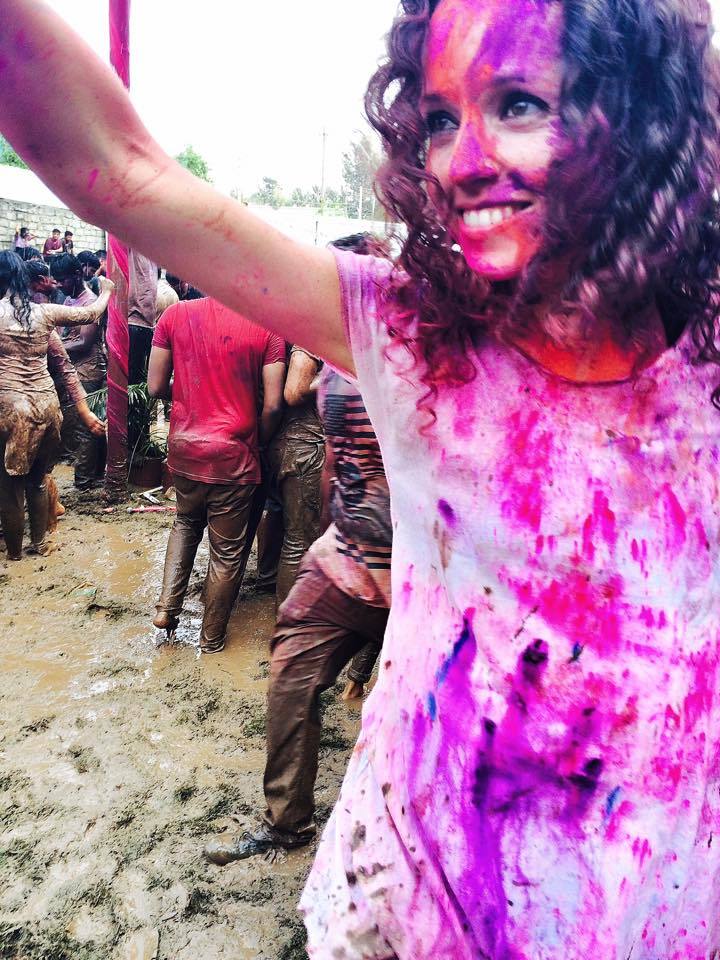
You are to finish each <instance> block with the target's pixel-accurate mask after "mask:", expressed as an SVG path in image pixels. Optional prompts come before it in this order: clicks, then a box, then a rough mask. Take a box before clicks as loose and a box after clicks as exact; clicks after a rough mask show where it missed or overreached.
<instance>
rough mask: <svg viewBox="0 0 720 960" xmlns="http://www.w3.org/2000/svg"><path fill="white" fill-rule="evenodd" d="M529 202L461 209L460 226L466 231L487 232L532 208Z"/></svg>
mask: <svg viewBox="0 0 720 960" xmlns="http://www.w3.org/2000/svg"><path fill="white" fill-rule="evenodd" d="M532 206H533V205H532V204H531V203H529V202H516V203H498V204H486V205H484V206H482V207H476V208H474V209H472V210H459V211H458V213H459V221H460V224H459V226H460V227H461V229H462V231H463V232H464V233H485V232H487V231H488V230H492V229H494V228H495V227H498V226H500V225H502V224H504V223H507V222H508V221H509V220H512V219H513V218H514V217H517V216H519V215H521V214H523V213H525V212H526V211H527V210H530V209H531V208H532Z"/></svg>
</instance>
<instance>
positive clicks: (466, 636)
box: [427, 609, 475, 720]
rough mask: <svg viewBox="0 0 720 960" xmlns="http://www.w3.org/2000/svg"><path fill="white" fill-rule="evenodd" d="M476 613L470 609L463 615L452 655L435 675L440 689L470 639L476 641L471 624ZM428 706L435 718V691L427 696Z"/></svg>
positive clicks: (433, 718) (432, 718)
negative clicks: (461, 625) (460, 629)
mask: <svg viewBox="0 0 720 960" xmlns="http://www.w3.org/2000/svg"><path fill="white" fill-rule="evenodd" d="M474 613H475V611H474V609H473V610H468V612H467V613H466V614H465V616H464V617H463V628H462V631H461V633H460V636H459V637H458V638H457V640H456V641H455V644H454V646H453V648H452V651H451V653H450V656H449V657H447V658H446V659H445V662H444V663H443V665H442V666H441V667H440V669H439V670H438V672H437V673H436V675H435V688H436V690H437V689H439V688H440V687H441V686H442V685H443V684H444V683H445V681H446V680H447V678H448V675H449V673H450V671H451V670H452V668H453V667H454V666H455V664H456V663H457V661H458V658H459V657H460V654H461V653H462V652H463V649H464V648H465V647H466V646H467V645H468V643H469V642H470V641H472V642H473V643H474V641H475V634H474V633H473V629H472V626H471V620H472V615H473V614H474ZM473 656H474V653H473V651H471V659H472V657H473ZM427 708H428V713H429V715H430V719H431V720H435V719H436V717H437V712H438V705H437V697H436V696H435V694H434V693H429V694H428V698H427Z"/></svg>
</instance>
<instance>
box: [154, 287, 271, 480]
mask: <svg viewBox="0 0 720 960" xmlns="http://www.w3.org/2000/svg"><path fill="white" fill-rule="evenodd" d="M153 345H154V346H156V347H162V348H163V349H165V350H171V351H172V355H173V371H174V375H175V380H174V383H173V390H172V400H173V406H172V415H171V417H170V436H169V438H168V465H169V467H170V469H171V471H172V472H173V473H178V474H180V476H183V477H189V478H190V479H191V480H200V481H202V482H203V483H260V457H259V451H258V410H259V407H260V388H261V383H262V369H263V367H264V366H266V365H267V364H270V363H278V362H284V361H285V341H284V340H283V339H282V338H281V337H278V336H275V335H274V334H272V333H268V332H267V331H266V330H263V328H262V327H258V326H256V325H255V324H254V323H250V321H249V320H246V319H245V317H242V316H240V314H238V313H234V312H233V311H232V310H228V308H227V307H224V306H222V304H220V303H218V302H217V301H216V300H211V299H208V298H205V299H203V300H185V301H182V302H180V303H176V304H173V305H172V306H171V307H168V309H167V310H166V311H165V312H164V313H163V315H162V317H161V318H160V320H159V321H158V325H157V327H156V328H155V335H154V337H153Z"/></svg>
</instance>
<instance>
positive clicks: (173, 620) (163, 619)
mask: <svg viewBox="0 0 720 960" xmlns="http://www.w3.org/2000/svg"><path fill="white" fill-rule="evenodd" d="M177 625H178V618H177V617H173V616H172V615H171V614H169V613H168V612H167V610H158V612H157V613H156V614H155V617H154V619H153V626H155V627H157V628H158V630H167V632H168V633H172V631H173V630H175V629H176V627H177Z"/></svg>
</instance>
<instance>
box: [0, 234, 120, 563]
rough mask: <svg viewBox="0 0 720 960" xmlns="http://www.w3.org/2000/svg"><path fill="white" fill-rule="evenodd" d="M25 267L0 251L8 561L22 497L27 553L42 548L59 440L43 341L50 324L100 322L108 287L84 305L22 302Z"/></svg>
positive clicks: (1, 428) (19, 525) (1, 455)
mask: <svg viewBox="0 0 720 960" xmlns="http://www.w3.org/2000/svg"><path fill="white" fill-rule="evenodd" d="M25 270H26V268H25V266H24V265H23V263H22V261H21V260H20V258H19V257H17V256H16V255H15V254H14V253H10V252H3V253H0V520H1V521H2V531H3V537H4V539H5V544H6V547H7V555H8V559H10V560H20V559H21V556H22V543H23V532H24V525H25V512H24V500H25V498H26V497H27V505H28V514H29V518H30V539H31V550H32V551H33V552H35V553H39V554H41V555H44V554H45V553H47V551H48V545H47V541H46V533H47V526H48V495H47V485H46V482H45V477H46V475H47V473H48V472H49V471H50V470H51V469H52V465H53V462H54V456H55V453H56V451H57V448H58V444H59V440H60V423H61V419H62V418H61V414H60V405H59V403H58V398H57V394H56V392H55V387H54V384H53V381H52V379H51V377H50V374H49V373H48V361H47V356H48V343H49V339H50V335H51V333H52V332H53V330H54V328H55V326H59V325H71V324H90V323H97V322H98V321H99V320H100V317H101V316H102V314H103V312H104V310H105V308H106V307H107V303H108V300H109V297H110V291H111V290H112V287H113V285H112V283H110V281H105V285H104V290H103V292H102V294H101V296H100V297H99V298H98V300H97V301H96V302H95V303H94V304H93V305H92V306H90V307H79V308H70V307H65V306H58V305H56V304H49V303H48V304H41V303H40V304H38V303H32V302H31V301H30V291H29V289H28V285H27V275H26V272H25Z"/></svg>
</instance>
